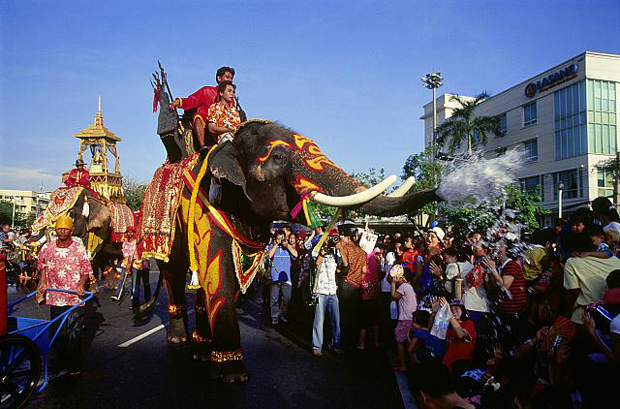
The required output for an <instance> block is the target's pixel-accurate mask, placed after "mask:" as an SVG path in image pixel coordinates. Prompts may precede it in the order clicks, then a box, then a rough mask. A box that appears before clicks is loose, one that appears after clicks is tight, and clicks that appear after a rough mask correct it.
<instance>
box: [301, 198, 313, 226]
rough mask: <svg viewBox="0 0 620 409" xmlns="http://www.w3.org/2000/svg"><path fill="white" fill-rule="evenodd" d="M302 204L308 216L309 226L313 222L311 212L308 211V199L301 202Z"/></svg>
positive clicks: (305, 214)
mask: <svg viewBox="0 0 620 409" xmlns="http://www.w3.org/2000/svg"><path fill="white" fill-rule="evenodd" d="M301 206H302V207H303V209H304V216H306V223H307V225H308V226H310V223H312V222H311V221H310V214H309V213H308V200H307V199H304V200H303V201H302V202H301Z"/></svg>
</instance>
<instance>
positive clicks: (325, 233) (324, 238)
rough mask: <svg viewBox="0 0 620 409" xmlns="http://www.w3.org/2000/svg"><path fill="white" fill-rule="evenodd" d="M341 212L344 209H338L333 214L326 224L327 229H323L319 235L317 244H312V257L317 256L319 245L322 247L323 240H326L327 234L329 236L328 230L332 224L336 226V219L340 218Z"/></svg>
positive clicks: (330, 229)
mask: <svg viewBox="0 0 620 409" xmlns="http://www.w3.org/2000/svg"><path fill="white" fill-rule="evenodd" d="M342 212H344V209H339V210H338V211H337V212H336V215H335V216H334V218H333V219H332V221H331V222H329V225H328V226H327V229H325V232H324V233H323V235H322V236H321V240H319V242H318V243H317V245H316V246H314V249H313V250H312V256H313V257H318V255H319V251H320V250H321V247H323V244H324V243H325V240H327V236H329V232H330V231H332V229H333V228H334V226H336V223H337V222H338V219H340V216H341V215H342Z"/></svg>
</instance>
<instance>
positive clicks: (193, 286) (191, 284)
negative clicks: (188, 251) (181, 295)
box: [187, 270, 200, 290]
mask: <svg viewBox="0 0 620 409" xmlns="http://www.w3.org/2000/svg"><path fill="white" fill-rule="evenodd" d="M187 288H189V289H190V290H197V289H199V288H200V281H198V271H196V270H192V280H191V281H190V282H189V284H188V286H187Z"/></svg>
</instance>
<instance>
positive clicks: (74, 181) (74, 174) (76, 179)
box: [63, 159, 90, 187]
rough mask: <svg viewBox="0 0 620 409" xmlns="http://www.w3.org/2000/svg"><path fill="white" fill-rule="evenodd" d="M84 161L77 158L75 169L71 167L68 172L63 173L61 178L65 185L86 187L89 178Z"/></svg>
mask: <svg viewBox="0 0 620 409" xmlns="http://www.w3.org/2000/svg"><path fill="white" fill-rule="evenodd" d="M84 165H85V163H84V161H83V160H82V159H78V160H76V161H75V169H71V170H70V171H69V174H68V175H67V176H66V178H65V175H66V174H65V175H63V179H64V182H65V185H67V187H75V186H81V187H88V181H89V179H90V173H88V171H87V170H86V168H85V167H84Z"/></svg>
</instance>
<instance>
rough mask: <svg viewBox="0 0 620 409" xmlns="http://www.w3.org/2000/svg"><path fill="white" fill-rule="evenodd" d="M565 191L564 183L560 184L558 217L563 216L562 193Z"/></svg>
mask: <svg viewBox="0 0 620 409" xmlns="http://www.w3.org/2000/svg"><path fill="white" fill-rule="evenodd" d="M563 192H564V183H562V182H560V184H559V185H558V219H561V218H562V193H563Z"/></svg>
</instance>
